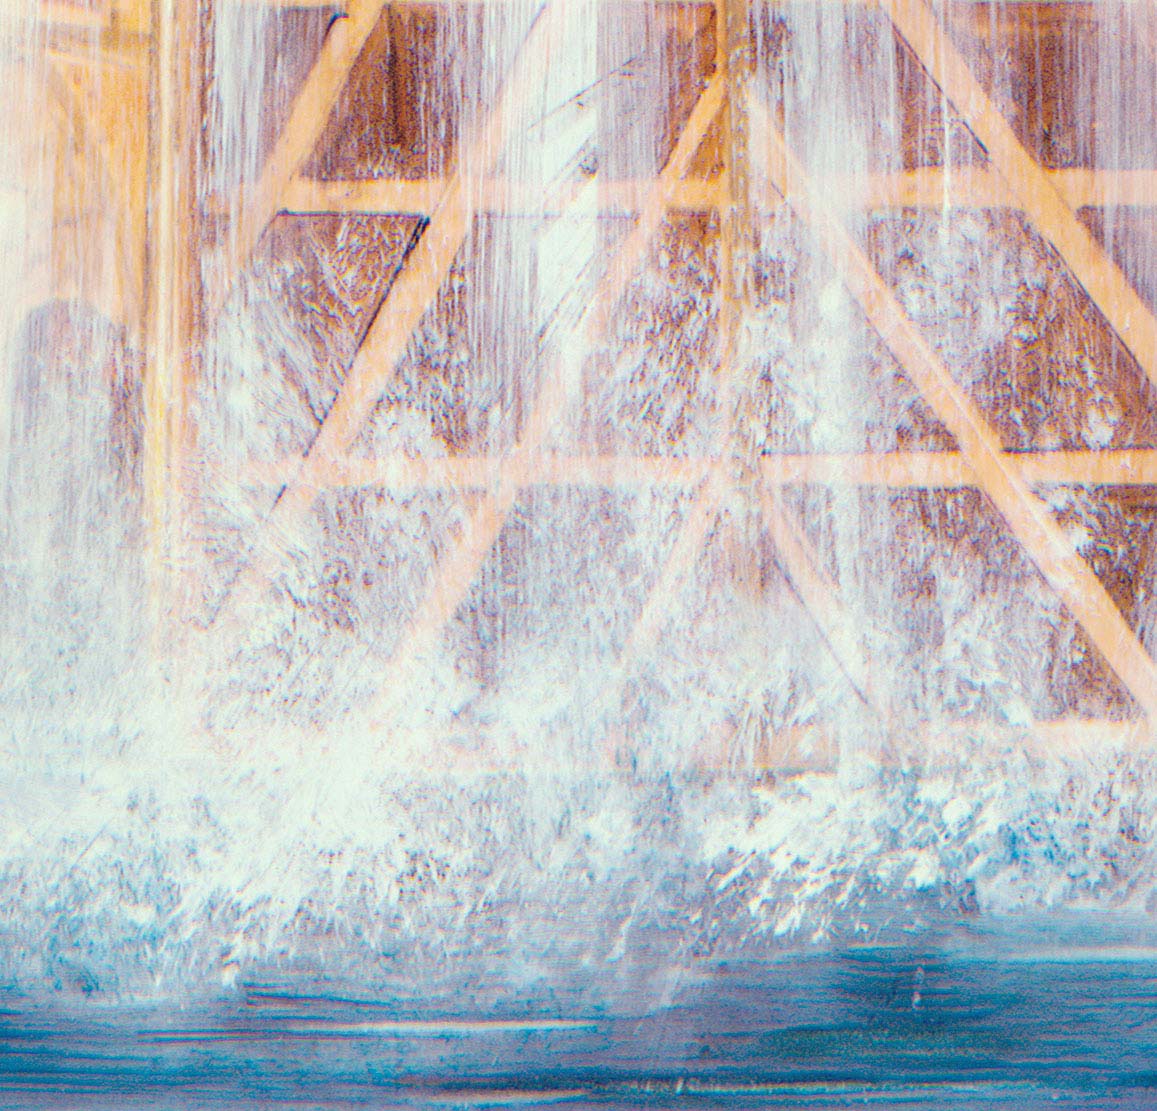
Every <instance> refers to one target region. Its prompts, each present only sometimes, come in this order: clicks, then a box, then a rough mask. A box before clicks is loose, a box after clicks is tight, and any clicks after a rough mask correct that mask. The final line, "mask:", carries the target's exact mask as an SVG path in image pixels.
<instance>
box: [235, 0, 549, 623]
mask: <svg viewBox="0 0 1157 1111" xmlns="http://www.w3.org/2000/svg"><path fill="white" fill-rule="evenodd" d="M551 26H552V20H551V18H550V11H549V9H546V10H544V11H543V12H540V13H539V15H538V18H537V19H536V20H535V21H534V23H533V24H532V26H531V28H530V30H529V32H528V35H527V38H526V40H525V41H524V42H523V44H522V46H521V48H520V49H519V51H518V55H517V57H516V59H515V62H514V67H513V69H512V71H511V74H510V76H509V78H508V79H507V82H506V84H505V86H504V87H503V90H502V91H501V93H500V94H499V97H498V100H497V102H496V103H495V105H494V107H493V109H492V110H491V112H490V114H489V116H488V118H487V121H486V123H485V124H484V126H483V128H482V131H481V133H480V134H479V135H477V136H475V137H474V138H473V140H472V141H471V143H470V144H469V149H468V150H467V151H466V152H465V153H464V154H463V156H462V158H461V159H460V165H461V166H463V167H464V169H463V171H462V172H460V173H458V174H455V176H454V177H453V178H451V179H450V181H449V182H448V183H447V186H446V188H445V190H444V191H443V192H442V195H441V196H440V197H439V199H438V201H437V203H436V204H435V206H434V211H433V212H432V214H431V216H430V220H429V223H428V224H427V226H426V228H425V230H424V231H423V232H422V235H421V238H420V239H419V240H418V242H417V244H416V245H415V246H414V248H413V249H412V250H411V251H410V254H409V256H408V257H407V259H406V261H405V264H404V265H403V267H402V269H401V271H400V272H399V273H398V276H397V277H396V278H395V280H394V282H393V284H392V285H391V286H390V289H389V292H388V293H387V294H386V296H385V298H384V299H383V301H382V304H381V305H380V306H379V308H378V311H377V313H376V314H375V316H374V319H373V322H372V323H371V325H370V327H369V330H368V332H367V333H366V336H365V339H364V340H363V341H362V345H361V347H360V348H359V349H358V352H357V354H356V355H355V357H354V360H353V363H352V365H351V366H350V370H349V373H348V374H347V375H346V377H345V380H344V382H343V383H342V386H341V388H340V389H339V391H338V393H337V397H336V398H335V400H334V402H333V404H332V405H331V406H330V409H329V412H328V413H327V414H326V416H325V419H324V420H323V421H322V423H321V426H320V428H319V429H318V432H317V435H316V436H315V437H314V440H313V442H312V443H311V445H310V447H309V450H308V451H307V453H306V454H305V455H304V456H303V457H302V458H300V459H299V460H297V461H296V463H295V464H294V467H293V469H292V471H291V473H290V474H288V475H287V476H286V482H285V486H284V489H283V490H282V491H281V494H280V496H279V498H278V499H277V502H276V504H275V505H274V507H273V510H272V511H271V513H270V515H269V517H268V519H267V521H266V523H265V525H264V527H263V528H262V529H261V530H259V533H258V535H257V536H256V537H255V539H254V545H253V557H252V559H251V561H250V563H249V564H248V565H247V566H246V568H245V569H244V571H243V572H242V573H241V575H240V576H239V578H238V581H237V584H236V585H235V587H234V589H233V591H232V592H231V599H232V600H231V603H230V607H231V609H232V611H234V612H236V611H237V610H238V609H243V608H244V607H246V606H247V605H249V604H251V602H252V595H253V593H254V592H255V591H258V590H260V588H261V586H262V584H263V583H264V581H265V579H266V578H267V576H268V574H269V570H270V567H271V565H273V564H274V563H276V561H277V560H279V559H280V558H281V557H282V554H283V552H284V551H285V550H286V546H287V545H288V544H289V543H291V542H292V535H293V533H294V531H295V530H296V528H297V526H298V525H299V523H300V522H301V520H302V519H303V518H304V516H305V514H307V513H308V512H309V509H310V507H311V506H312V505H313V502H314V500H315V499H316V497H317V495H318V492H319V491H320V490H322V489H324V488H325V487H326V486H327V485H329V475H330V473H331V472H332V470H333V468H334V467H335V466H336V465H337V463H338V461H339V460H341V458H342V457H343V456H344V455H345V453H346V452H347V451H348V450H349V448H350V446H351V445H352V443H353V442H354V440H355V438H356V437H357V435H358V433H359V432H360V431H361V428H362V427H363V425H364V424H365V422H366V420H367V419H368V418H369V416H370V414H371V413H372V412H373V409H374V406H375V405H376V404H377V402H378V399H379V398H380V397H381V396H382V393H383V392H384V391H385V389H386V387H387V386H388V384H389V382H390V380H391V379H392V378H393V376H394V374H395V373H396V372H397V368H398V365H399V364H400V362H401V360H402V357H403V355H404V354H405V352H406V348H407V347H408V346H409V343H410V337H411V336H412V335H413V332H414V330H415V329H416V328H417V326H418V324H419V322H420V321H421V319H422V316H423V315H424V314H425V312H426V310H427V309H428V308H429V307H430V306H431V305H432V304H433V303H434V299H435V297H436V296H437V293H438V290H439V288H440V287H441V285H442V283H443V282H444V281H445V279H446V277H447V275H448V274H449V272H450V267H451V266H452V265H453V262H454V258H455V256H456V255H457V253H458V251H459V249H460V248H461V246H462V244H463V242H464V241H465V239H466V236H467V234H468V233H469V230H470V225H471V222H472V220H473V216H474V211H473V208H472V206H471V201H470V196H471V192H470V181H469V178H468V176H467V175H468V173H469V172H470V170H473V169H476V168H477V167H480V166H481V167H483V170H484V172H489V170H490V168H491V165H492V163H493V161H494V159H496V158H497V156H498V152H499V150H500V148H501V145H502V139H503V137H504V135H505V132H506V128H507V126H508V121H509V117H510V114H511V111H512V109H513V107H514V106H515V105H517V104H518V103H519V100H520V99H521V97H522V96H523V95H524V94H525V91H526V89H525V86H526V83H527V82H528V80H529V79H530V78H531V75H532V74H533V72H534V71H533V65H534V64H535V63H536V61H538V60H540V58H539V55H540V53H541V51H542V50H543V49H544V48H545V45H546V43H545V37H546V35H547V34H548V31H549V29H550V28H551Z"/></svg>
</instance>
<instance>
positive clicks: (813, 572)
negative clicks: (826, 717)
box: [760, 484, 881, 713]
mask: <svg viewBox="0 0 1157 1111" xmlns="http://www.w3.org/2000/svg"><path fill="white" fill-rule="evenodd" d="M760 502H761V504H762V507H763V519H764V523H765V524H766V526H767V530H768V532H769V533H770V535H771V539H772V542H773V543H774V544H775V551H776V555H777V557H778V558H779V562H780V567H781V569H782V570H783V572H784V575H785V577H786V578H787V581H788V583H789V585H790V586H791V588H792V590H794V591H795V593H796V596H797V597H798V598H799V600H800V602H801V603H802V605H803V607H804V609H805V610H806V611H807V613H808V615H809V616H810V617H811V619H812V620H813V621H814V622H815V624H816V628H817V629H818V630H819V633H820V636H821V637H822V638H823V640H824V643H825V644H826V645H827V646H828V650H829V651H830V652H831V654H832V657H833V658H834V659H835V661H836V663H838V664H839V666H840V670H841V671H843V673H844V675H845V676H847V679H848V682H849V683H851V685H852V689H853V690H854V691H855V692H856V694H857V695H858V697H859V699H860V701H861V702H863V703H864V705H865V706H868V707H870V708H871V709H873V710H875V711H876V713H880V711H881V707H880V705H879V704H878V703H877V701H876V697H875V695H876V692H875V689H874V685H873V683H872V668H871V665H870V664H869V662H868V658H867V655H866V653H865V652H864V648H863V645H862V643H861V641H860V637H859V636H858V635H857V633H856V629H855V622H854V620H853V618H852V615H851V613H850V612H849V611H848V609H847V607H846V606H845V605H844V603H843V600H842V599H841V597H840V592H839V588H838V587H837V586H836V584H835V583H834V582H832V581H831V580H830V579H829V578H828V577H827V576H826V575H825V574H823V572H822V571H820V570H819V566H820V562H819V556H818V554H817V553H816V551H815V550H814V549H813V547H812V545H811V542H810V541H809V540H808V538H807V536H805V535H804V532H803V530H802V529H800V528H799V526H798V524H797V523H796V522H795V521H794V520H793V517H792V514H791V511H790V510H789V509H788V508H787V506H786V505H784V503H783V495H782V493H781V491H780V489H778V488H777V487H775V486H771V485H769V484H764V485H762V486H761V487H760Z"/></svg>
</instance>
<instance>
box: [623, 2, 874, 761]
mask: <svg viewBox="0 0 1157 1111" xmlns="http://www.w3.org/2000/svg"><path fill="white" fill-rule="evenodd" d="M715 12H716V16H715V18H716V36H717V38H716V68H717V70H718V71H719V72H720V74H721V75H722V76H723V77H724V79H725V80H726V82H727V94H728V95H727V100H726V104H725V105H724V110H723V115H722V129H721V130H722V133H723V172H722V175H721V178H720V182H719V188H718V191H717V198H718V203H719V205H720V206H721V212H720V237H719V238H720V250H719V276H718V281H717V293H718V326H719V339H720V357H719V372H718V375H717V393H718V395H719V397H720V402H719V410H720V412H721V414H722V415H723V420H724V422H727V420H728V418H729V415H730V413H731V411H732V408H733V405H734V399H735V392H736V388H737V385H738V381H737V379H738V373H737V364H736V359H735V332H736V327H737V326H738V324H739V321H740V320H741V318H742V315H743V311H744V304H745V298H746V292H747V290H746V284H745V282H746V273H747V269H748V265H747V258H746V254H745V246H744V242H743V236H744V234H745V233H747V232H748V231H749V229H750V227H751V225H752V209H753V207H754V205H753V197H752V190H751V184H750V180H749V176H748V164H749V157H748V149H747V144H748V131H749V127H748V121H747V119H746V115H747V111H746V105H747V100H748V98H747V96H746V89H747V69H746V66H745V62H744V50H743V45H744V42H745V39H746V36H747V34H748V12H747V5H746V3H744V2H742V0H740V2H736V0H716V4H715ZM731 469H732V470H734V469H735V468H734V466H733V467H732V468H731ZM732 489H733V483H732V482H730V481H729V480H728V478H727V477H726V476H725V474H724V471H723V468H722V466H720V465H715V466H712V467H711V468H710V470H709V471H708V473H707V476H706V478H705V480H704V481H703V482H702V484H701V485H700V487H699V489H698V491H697V492H696V494H695V496H694V498H693V499H692V502H691V504H690V506H689V507H688V510H687V513H686V516H685V517H684V519H683V521H682V523H681V525H680V526H679V529H678V531H677V533H676V537H675V542H674V544H673V545H672V547H671V550H670V552H669V553H668V554H667V557H666V559H665V560H664V561H663V565H662V567H661V568H660V571H659V576H658V578H657V580H656V582H655V583H654V585H653V586H652V587H651V589H650V591H649V592H648V595H647V598H646V600H645V602H644V604H643V608H642V610H641V611H640V613H639V616H638V618H637V619H636V621H635V624H634V626H633V627H632V629H631V632H630V635H629V636H628V638H627V642H626V644H625V646H624V648H623V651H622V652H621V653H620V654H619V658H618V660H617V661H616V665H615V669H614V675H613V678H612V680H611V682H610V683H609V684H608V687H607V689H606V692H605V693H604V696H603V697H604V699H608V700H609V701H610V702H611V704H612V705H614V704H617V702H618V701H619V700H620V699H621V697H622V692H623V689H624V687H625V685H626V682H627V680H628V678H629V677H630V674H631V672H632V671H633V670H634V669H635V668H636V667H637V666H638V663H639V661H640V660H642V659H644V658H645V657H646V656H648V655H649V654H650V653H651V652H652V651H653V650H654V648H655V646H656V644H657V643H658V639H659V636H660V634H661V632H662V627H663V622H664V621H665V620H666V618H667V616H668V615H669V614H670V612H671V609H672V607H673V605H674V604H675V602H676V600H677V599H678V597H679V594H680V591H681V587H682V585H683V583H684V582H686V581H687V579H689V578H690V576H691V575H692V573H693V571H694V568H695V563H696V561H697V560H698V558H699V556H700V554H701V553H702V551H703V549H704V546H705V544H706V542H707V540H708V539H709V537H710V535H711V533H712V532H713V531H714V530H715V528H716V527H717V526H718V524H719V522H720V520H721V517H722V508H721V507H722V504H723V501H724V499H725V498H726V497H727V495H728V494H729V493H730V492H731V491H732ZM759 507H760V510H761V516H762V517H763V519H764V523H765V525H766V527H767V530H768V534H769V535H770V537H771V540H772V543H773V545H774V546H775V550H776V555H777V558H778V560H779V563H780V566H781V569H782V570H783V572H784V575H785V577H786V578H787V581H788V584H789V586H791V588H792V589H793V590H794V591H795V593H796V596H797V597H798V598H799V600H800V603H801V604H802V605H803V607H804V609H805V611H807V613H808V614H809V616H810V617H811V618H812V620H813V621H814V622H815V624H816V627H817V629H818V630H819V632H820V635H821V637H822V638H823V640H824V641H825V643H826V644H827V645H828V647H829V649H830V651H831V652H832V654H833V656H834V657H835V659H836V661H837V663H838V664H839V665H840V668H841V670H842V671H843V672H844V674H845V675H846V676H847V678H848V680H849V682H850V683H851V685H852V687H853V689H854V690H855V692H856V694H857V695H858V696H859V698H860V699H861V700H862V701H863V702H864V703H865V705H869V706H871V705H872V703H871V701H870V695H869V689H870V685H871V684H870V680H869V676H868V667H867V663H866V660H865V658H864V655H863V653H862V652H861V651H860V649H859V647H858V646H857V644H856V638H855V637H854V636H853V635H852V634H851V622H850V621H849V620H848V619H847V614H846V612H845V611H844V610H843V607H842V605H841V604H840V601H839V598H838V595H837V592H836V589H835V586H834V584H832V583H830V582H828V581H827V580H826V578H825V577H824V576H823V574H822V573H821V572H820V571H819V570H818V563H817V560H816V558H815V553H814V552H813V551H812V550H811V547H810V545H809V544H808V542H807V540H806V538H805V537H804V536H803V535H802V533H801V532H800V531H799V530H798V528H796V526H795V524H794V522H793V521H792V519H791V514H790V512H789V511H788V509H787V507H786V506H785V505H784V503H783V499H782V498H781V497H780V495H779V493H778V491H777V490H775V489H773V488H772V487H770V486H769V485H767V484H766V483H761V484H759ZM618 757H619V754H618V753H615V754H614V759H615V760H616V761H617V760H618Z"/></svg>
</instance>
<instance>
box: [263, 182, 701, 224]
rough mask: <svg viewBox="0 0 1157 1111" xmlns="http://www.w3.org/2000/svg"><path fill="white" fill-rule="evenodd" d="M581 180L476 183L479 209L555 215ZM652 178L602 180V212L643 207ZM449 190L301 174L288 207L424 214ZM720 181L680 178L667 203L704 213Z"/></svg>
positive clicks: (292, 209) (295, 210)
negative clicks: (560, 184)
mask: <svg viewBox="0 0 1157 1111" xmlns="http://www.w3.org/2000/svg"><path fill="white" fill-rule="evenodd" d="M582 184H583V183H582V182H578V183H577V184H569V183H568V185H567V186H565V187H564V188H562V189H559V190H555V191H552V192H551V193H548V194H546V195H545V196H544V195H543V192H542V190H541V189H538V188H536V187H533V186H528V185H524V184H522V183H521V182H517V181H512V180H508V179H504V178H492V179H490V180H487V181H483V182H476V183H475V185H474V196H475V198H476V200H475V204H476V207H477V209H478V211H480V212H489V213H495V214H498V215H515V216H516V215H523V214H526V215H534V216H557V215H560V214H561V213H562V212H564V211H565V210H566V209H567V207H568V206H569V205H570V204H571V203H572V202H573V200H574V198H575V196H576V195H577V193H578V190H579V188H580V187H581V186H582ZM652 184H653V183H652V182H650V181H620V182H600V183H599V190H598V193H599V196H598V204H599V212H600V213H601V214H603V215H625V216H633V215H635V214H636V213H638V211H639V210H640V209H641V208H642V206H643V204H644V203H645V201H646V197H647V192H648V190H649V189H650V187H651V185H652ZM445 191H446V182H445V181H444V180H443V179H441V178H425V179H422V180H418V181H314V180H311V179H308V178H299V179H297V180H295V181H293V182H292V183H291V184H290V186H289V188H288V189H287V190H286V193H285V203H284V204H283V205H282V208H283V210H284V211H285V212H289V213H293V214H297V215H311V214H317V213H346V212H358V213H366V214H370V215H374V214H377V215H384V216H425V215H427V214H428V213H430V212H431V211H433V209H434V207H435V205H436V204H437V201H438V198H439V197H440V196H441V195H442V194H443V193H444V192H445ZM717 194H718V183H717V182H715V181H712V180H705V179H702V178H689V179H687V180H685V181H681V182H678V183H677V184H676V185H675V187H674V188H673V189H672V190H671V193H670V195H669V197H668V198H667V207H668V208H673V209H684V210H687V211H694V212H705V211H709V210H710V209H713V208H715V207H716V206H717V204H718V197H717Z"/></svg>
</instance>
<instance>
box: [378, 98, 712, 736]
mask: <svg viewBox="0 0 1157 1111" xmlns="http://www.w3.org/2000/svg"><path fill="white" fill-rule="evenodd" d="M723 91H724V90H723V83H722V81H721V80H720V79H719V77H718V76H716V77H714V78H712V80H711V81H710V82H708V84H707V87H706V88H705V89H704V90H703V92H702V93H701V94H700V96H699V99H698V101H697V102H696V104H695V107H694V108H693V109H692V111H691V115H690V117H689V118H688V120H687V122H686V124H685V125H684V127H683V130H682V133H681V134H680V136H679V138H678V140H677V141H676V143H675V147H674V149H673V150H672V152H671V155H670V157H669V158H668V160H667V164H666V166H665V167H664V168H663V171H662V173H661V174H660V175H659V177H658V179H657V180H656V181H655V182H654V183H653V185H652V187H651V190H650V192H649V194H648V196H647V198H646V199H645V201H644V204H643V206H642V211H641V213H640V216H639V220H638V222H637V223H636V225H635V226H634V228H632V230H631V232H630V233H629V234H628V235H627V236H626V237H625V238H624V240H623V241H622V242H621V243H620V245H619V246H618V247H617V248H616V250H615V252H614V255H613V257H612V258H611V260H610V263H609V264H608V266H607V269H606V271H605V272H604V274H603V277H602V279H601V281H600V284H599V289H598V291H597V292H596V295H595V297H594V299H593V301H592V302H591V304H590V305H589V306H588V308H587V309H586V311H585V312H584V313H583V314H582V316H581V317H580V318H579V320H578V322H577V324H576V325H575V327H574V329H573V338H571V339H564V340H563V341H562V342H561V343H560V344H559V345H558V346H559V351H560V352H561V354H560V355H559V356H558V358H557V359H556V360H555V361H554V362H553V364H552V367H551V369H550V371H549V372H548V373H547V375H546V376H545V381H544V384H543V386H542V389H541V392H540V396H539V398H538V401H537V403H536V405H535V406H534V409H533V410H532V412H531V413H530V414H529V415H528V416H527V419H526V422H525V425H524V430H523V434H522V438H521V440H520V442H519V444H518V446H517V447H516V448H515V450H514V451H513V453H512V459H513V464H514V471H515V473H517V472H518V471H519V470H521V469H522V468H524V467H525V466H526V462H527V460H530V459H533V458H536V457H538V456H540V455H541V454H542V450H543V447H544V446H545V443H546V440H547V437H548V435H549V433H550V431H551V429H552V428H553V427H554V425H555V423H556V422H557V421H558V420H559V419H560V418H561V416H562V415H563V413H564V412H565V409H566V406H567V398H568V397H569V395H570V388H569V387H570V382H571V380H572V379H573V378H574V377H575V376H576V372H578V371H580V370H581V367H579V366H575V365H573V364H574V362H575V359H576V356H575V355H574V352H575V351H576V350H577V351H579V352H585V351H586V350H587V349H588V348H589V345H590V342H591V341H592V340H593V339H594V338H595V337H597V336H600V335H602V334H603V331H604V329H605V327H606V321H607V317H608V315H609V313H610V312H611V311H612V310H613V307H614V305H615V303H616V301H617V300H618V298H619V297H620V296H621V294H622V292H623V290H624V289H625V287H626V285H627V283H628V281H629V280H630V278H631V277H632V276H633V274H634V273H635V271H636V270H637V268H638V265H639V263H640V262H641V260H642V259H643V257H644V255H645V253H646V251H647V248H648V247H649V245H650V243H651V241H652V240H653V239H654V236H655V234H656V233H657V232H658V230H659V227H660V225H661V223H662V220H663V217H664V214H665V211H666V202H667V198H668V196H669V195H670V193H671V192H672V190H673V189H674V187H675V183H676V182H678V181H680V180H682V178H683V177H685V176H686V174H687V171H688V170H689V169H690V166H691V163H692V161H693V159H694V157H695V154H696V152H697V150H698V148H699V145H700V143H701V142H702V141H703V137H704V135H706V133H707V129H708V127H709V126H710V125H711V121H712V120H713V119H714V118H715V116H716V115H717V113H718V111H719V108H720V105H721V103H722V99H723ZM577 358H578V359H580V360H581V354H580V355H579V356H578V357H577ZM519 489H520V487H519V486H518V485H517V484H516V483H515V482H512V481H509V479H505V478H504V479H502V480H500V481H499V482H498V483H497V484H496V486H495V487H493V488H491V489H489V490H487V491H486V492H485V493H484V494H483V496H482V498H481V500H480V502H479V503H478V505H477V506H476V507H475V508H474V510H473V511H472V513H471V516H470V521H469V524H468V526H467V528H466V530H465V534H464V537H463V539H462V541H461V542H459V543H458V544H456V545H455V546H454V548H453V550H452V551H451V552H450V553H449V554H448V555H447V556H446V557H445V558H444V560H443V564H442V565H441V566H440V567H439V568H438V569H437V570H436V572H435V574H434V576H433V580H432V582H431V586H430V589H429V590H428V591H427V592H426V594H425V596H424V598H423V601H422V603H421V604H420V605H419V607H418V609H417V610H416V612H415V613H414V615H413V617H412V618H411V620H410V621H409V622H408V623H407V628H406V631H405V634H404V636H403V637H402V638H401V641H400V643H399V646H398V648H397V650H396V651H395V652H394V654H393V656H392V657H391V659H390V661H389V662H388V664H387V665H386V669H385V671H386V674H385V678H384V681H383V684H382V687H381V694H380V695H379V697H378V698H377V699H376V700H375V704H374V708H373V711H372V712H373V713H374V715H375V717H376V718H377V719H378V720H381V719H382V718H388V716H389V714H390V711H391V708H392V705H393V702H392V700H393V699H394V698H395V697H397V696H401V695H402V694H403V693H404V692H405V690H406V689H407V686H408V684H409V682H410V680H411V678H412V676H413V674H414V670H415V668H416V667H417V666H418V665H419V664H420V663H421V662H422V661H424V660H426V659H428V658H429V657H430V656H431V655H432V654H433V653H434V652H435V651H436V649H437V645H438V640H439V639H440V637H441V636H442V633H443V630H444V628H445V625H446V622H447V620H448V619H449V617H450V616H452V615H453V613H454V612H455V610H456V609H457V608H458V606H459V605H461V604H462V601H463V600H464V599H465V597H466V594H467V592H468V591H469V589H470V587H471V585H472V584H473V582H474V579H475V577H476V576H477V573H478V570H479V568H480V567H481V566H482V563H483V561H484V560H485V559H486V556H487V555H488V553H489V552H490V549H491V548H492V547H493V545H494V543H495V541H496V540H497V539H498V536H499V534H500V533H501V531H502V526H503V524H504V523H505V521H506V518H507V516H508V514H509V513H510V511H511V509H512V508H513V505H514V501H515V499H516V497H517V496H518V492H519Z"/></svg>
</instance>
